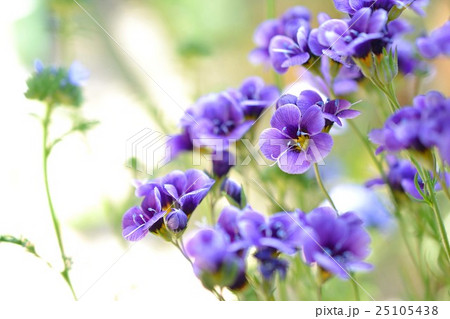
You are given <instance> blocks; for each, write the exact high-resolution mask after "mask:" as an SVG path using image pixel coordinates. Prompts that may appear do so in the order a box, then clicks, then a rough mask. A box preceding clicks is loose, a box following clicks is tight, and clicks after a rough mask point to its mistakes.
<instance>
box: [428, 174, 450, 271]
mask: <svg viewBox="0 0 450 319" xmlns="http://www.w3.org/2000/svg"><path fill="white" fill-rule="evenodd" d="M426 184H427V185H428V192H429V193H430V199H431V203H432V205H431V208H432V209H433V212H434V217H435V218H436V222H437V224H438V229H439V235H440V237H441V240H442V244H443V247H444V250H445V254H446V255H447V259H448V261H449V263H450V244H449V241H448V236H447V231H446V230H445V225H444V220H443V218H442V214H441V211H440V209H439V204H438V202H437V200H436V194H435V192H434V187H433V183H432V181H431V178H430V175H429V173H428V179H427V183H426Z"/></svg>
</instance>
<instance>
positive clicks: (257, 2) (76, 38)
mask: <svg viewBox="0 0 450 319" xmlns="http://www.w3.org/2000/svg"><path fill="white" fill-rule="evenodd" d="M275 2H276V14H277V16H278V15H281V14H282V13H283V12H284V11H285V10H286V9H288V8H289V7H292V6H294V5H304V6H306V7H308V8H309V9H310V10H311V12H312V14H313V17H315V16H316V15H317V13H319V12H321V11H326V12H327V13H329V14H330V15H331V16H332V17H340V16H341V14H340V13H339V12H337V11H336V10H335V9H334V6H333V4H332V1H331V0H326V1H311V0H296V1H293V0H277V1H275ZM325 2H326V3H325ZM449 13H450V2H448V1H442V0H434V1H431V2H430V5H429V6H428V8H427V17H426V19H425V20H422V19H421V18H419V17H417V16H416V15H414V13H411V12H406V14H405V15H406V16H407V17H408V18H410V19H411V21H413V22H414V23H415V25H416V26H417V30H418V32H419V33H420V32H421V30H425V29H426V30H429V31H430V30H432V29H434V28H436V27H438V26H441V25H442V24H443V23H444V22H445V21H446V20H447V19H448V16H449ZM267 16H268V8H267V5H266V1H263V0H247V1H241V0H215V1H206V0H147V1H146V0H140V1H138V0H78V1H73V0H22V1H10V2H9V4H8V8H7V9H4V10H1V11H0V43H1V47H2V50H1V52H2V59H0V66H1V68H0V69H1V70H2V72H3V76H2V77H0V83H1V87H2V90H1V92H2V94H1V97H2V100H3V102H2V105H3V112H2V114H3V116H2V117H1V119H0V121H1V125H0V140H1V146H2V156H0V170H1V174H0V176H1V179H0V188H1V190H2V196H1V198H2V200H1V202H0V203H1V204H0V205H1V206H0V207H1V213H0V234H10V235H14V236H17V237H20V236H24V237H26V238H28V239H29V240H30V241H31V242H33V243H34V244H35V245H36V250H37V252H38V253H39V254H40V255H41V256H42V257H43V258H44V259H45V260H48V261H49V262H50V263H51V264H52V265H53V267H54V268H53V269H51V268H49V267H48V266H47V265H46V263H45V262H44V261H42V260H39V259H37V258H35V257H34V256H32V255H31V254H27V253H26V252H25V250H24V249H22V248H21V247H18V246H14V245H9V244H4V243H0V286H1V289H0V299H2V300H5V298H6V299H9V298H22V299H27V298H32V299H34V300H39V299H47V298H51V299H52V300H54V301H58V300H67V299H70V298H71V294H70V291H69V289H68V288H67V286H66V285H65V283H64V281H63V280H62V278H61V277H60V276H59V275H58V270H59V269H61V267H62V265H61V264H60V260H59V253H58V247H57V242H56V237H55V235H54V230H53V227H52V224H51V219H50V214H49V211H48V206H47V202H46V198H45V192H44V185H43V177H42V160H41V158H42V154H41V151H42V150H41V134H42V133H41V127H40V124H39V123H38V121H36V119H35V118H34V117H32V116H30V113H36V114H42V112H43V105H41V104H40V103H37V102H33V101H30V100H27V99H26V98H25V97H24V95H23V93H24V92H25V90H26V84H25V81H26V79H27V78H28V77H29V74H30V73H31V72H32V71H33V61H34V60H35V59H40V60H42V61H43V62H44V64H46V65H47V64H53V65H64V66H69V65H70V64H71V63H72V61H74V60H77V61H80V62H81V63H82V64H83V65H84V66H85V67H86V68H87V69H88V70H89V72H90V79H89V80H88V81H87V82H86V84H85V90H84V92H85V94H84V95H85V103H84V105H83V114H84V116H85V117H86V118H88V119H96V120H98V121H100V124H99V125H98V126H96V127H95V128H94V129H93V130H92V131H89V132H88V133H86V134H84V135H73V136H70V137H68V138H67V139H66V140H65V141H64V142H63V143H61V144H59V145H58V146H57V147H56V148H55V149H54V151H53V153H52V155H51V157H50V162H49V166H50V168H49V179H50V188H51V191H52V195H53V200H54V204H55V209H56V212H57V214H58V215H59V218H60V221H61V225H62V233H63V239H64V243H65V247H66V252H67V254H68V255H69V256H71V257H72V259H73V262H74V263H73V269H72V272H71V276H72V282H73V285H74V288H75V290H76V292H77V294H78V296H79V297H80V298H81V301H85V300H92V301H93V300H130V299H133V300H136V299H137V300H143V301H146V300H147V301H148V300H151V299H153V300H158V298H166V296H170V297H171V298H174V299H175V300H176V299H177V298H183V299H184V300H201V299H204V300H214V296H213V295H212V294H210V293H209V292H208V291H206V290H204V289H203V288H202V285H201V283H200V282H199V281H198V280H197V279H196V277H195V276H194V275H193V273H192V270H191V268H190V266H189V265H188V263H187V262H186V261H185V260H184V259H183V257H182V256H181V255H180V254H179V253H178V251H176V249H174V248H173V247H172V246H170V245H169V244H167V243H165V242H164V241H163V240H161V239H159V238H156V237H154V236H148V237H146V238H145V240H142V241H140V242H137V243H135V244H130V243H128V242H126V241H125V240H124V239H123V238H122V236H121V224H120V223H121V217H122V214H123V213H124V212H125V211H126V210H127V209H128V208H129V207H130V206H133V205H136V204H138V199H136V198H134V196H133V191H134V188H133V186H132V181H133V179H134V178H140V179H145V178H151V176H146V175H145V174H142V173H139V172H135V171H133V170H132V169H131V168H129V167H128V166H129V165H127V161H128V160H129V159H127V158H126V141H127V139H129V138H130V137H132V136H133V135H134V134H136V133H138V132H139V131H141V130H142V129H145V128H150V129H154V130H157V131H160V132H163V133H177V132H178V129H177V126H176V125H177V122H178V120H179V119H180V118H181V116H182V115H183V109H186V108H187V107H188V106H189V105H190V104H191V103H192V102H194V101H195V100H196V99H197V98H198V97H199V96H201V95H203V94H206V93H209V92H217V91H221V90H224V89H226V88H229V87H237V86H239V85H240V83H241V81H242V80H243V79H244V78H246V77H248V76H251V75H258V76H261V77H263V78H264V79H265V80H266V81H267V82H271V83H273V74H272V73H271V72H270V70H265V69H264V67H262V66H253V65H251V64H250V63H249V62H248V59H247V56H248V53H249V52H250V51H251V49H252V48H253V47H254V43H253V41H252V36H253V31H254V29H255V28H256V27H257V25H258V24H259V23H261V22H262V21H263V20H265V19H266V18H267ZM313 21H314V22H313V25H314V26H315V25H316V23H317V21H316V19H314V20H313ZM433 63H434V64H433V65H432V68H431V71H430V75H429V76H428V77H426V78H425V79H424V81H423V82H422V84H421V87H420V92H421V93H424V92H426V91H428V90H430V89H435V90H440V91H442V92H443V93H444V94H445V95H447V96H449V95H450V86H449V85H448V83H449V80H450V78H449V72H444V71H443V70H450V62H449V61H448V60H445V59H444V58H441V59H436V60H435V61H433ZM436 70H439V71H440V72H436ZM299 74H300V71H299V70H298V69H295V68H294V70H291V71H290V72H289V73H288V74H287V75H286V76H285V78H284V82H285V83H290V82H293V81H295V80H296V79H297V77H298V76H299ZM415 85H416V84H415V83H414V80H412V79H409V78H408V77H406V78H402V79H400V80H399V81H398V85H397V87H398V90H399V94H400V102H401V103H402V104H408V103H410V101H411V98H412V96H413V88H414V87H415ZM303 87H307V84H305V83H303V82H302V81H300V82H299V84H298V85H296V86H294V87H293V88H291V89H290V91H291V92H292V93H294V94H298V93H299V91H300V89H301V88H303ZM354 98H355V101H357V100H360V99H362V100H363V102H362V103H360V104H359V105H358V107H357V108H358V109H360V110H363V115H362V116H361V117H360V118H358V119H357V123H358V126H359V127H360V128H361V129H362V130H363V131H364V132H367V131H368V130H369V129H370V128H373V127H376V126H379V125H380V123H381V122H378V123H377V122H376V121H375V120H374V119H376V118H377V117H376V114H377V105H378V104H379V103H385V101H380V100H377V98H376V97H375V96H374V95H373V94H372V95H371V93H370V92H368V91H362V92H358V93H357V94H355V96H354ZM66 115H67V114H64V111H61V112H60V113H59V114H57V117H60V119H59V118H58V120H55V122H54V126H53V127H52V130H54V131H53V132H58V131H64V129H65V127H66V126H67V125H68V123H67V119H66V118H67V117H66ZM269 118H270V114H269V115H267V116H266V117H265V118H264V119H263V120H262V121H261V122H260V123H259V124H258V128H257V129H258V130H262V129H264V128H265V127H267V123H268V119H269ZM335 134H336V138H335V140H336V146H335V147H334V149H333V153H332V156H331V157H330V158H329V159H328V162H329V163H330V164H329V165H328V164H327V165H325V166H324V167H322V170H323V171H324V175H325V176H326V181H327V183H328V185H329V186H330V187H333V186H334V185H336V184H337V183H338V182H339V183H340V184H342V183H345V184H348V185H353V186H354V185H357V184H362V183H364V181H365V180H367V179H368V178H373V177H377V171H376V170H375V168H374V167H372V166H371V164H370V163H371V162H370V160H369V157H368V155H367V152H366V151H365V150H364V149H363V147H362V145H360V143H359V142H358V141H357V140H356V139H354V138H351V139H349V136H350V134H349V132H347V129H346V128H345V127H344V128H343V129H342V130H340V131H336V132H335ZM255 136H258V134H255ZM349 141H350V142H349ZM187 167H189V165H188V160H187V159H186V158H181V159H180V160H178V161H176V162H173V163H171V164H170V165H168V166H167V167H164V169H163V170H162V171H161V172H158V174H162V173H164V172H166V171H168V170H170V169H174V168H187ZM327 168H328V169H327ZM271 172H272V171H271V170H270V169H268V170H266V174H267V175H268V176H269V177H268V178H270V174H271ZM327 172H329V174H328V175H327ZM236 178H237V179H239V176H236ZM289 178H292V177H289ZM307 178H308V177H305V179H307ZM286 179H287V176H286ZM303 185H306V186H305V187H309V186H308V183H307V181H306V182H305V183H303ZM353 186H349V187H347V188H346V189H345V190H342V189H335V192H337V194H341V195H337V196H338V197H341V198H342V197H344V198H347V195H348V196H349V197H348V200H346V201H345V200H344V202H343V203H342V204H341V205H348V204H349V203H348V202H349V201H350V202H352V201H357V200H358V199H360V198H361V197H360V196H359V195H355V192H356V191H354V190H352V188H351V187H353ZM248 187H249V189H248V190H247V192H248V199H249V202H250V203H252V205H253V206H254V208H256V209H257V210H259V211H261V212H265V213H273V212H274V211H276V210H274V209H275V208H272V203H271V202H270V201H268V200H267V199H265V198H261V197H260V196H261V195H260V193H261V192H260V191H258V189H257V187H256V188H255V186H254V185H253V186H252V185H248ZM311 187H312V186H311ZM342 191H347V193H345V194H347V195H342ZM339 192H341V193H339ZM258 193H259V194H258ZM298 194H299V193H296V190H293V191H292V192H291V193H290V192H289V190H286V189H283V190H282V192H281V193H280V194H279V196H282V197H283V196H291V197H292V198H295V200H293V205H292V207H289V208H290V209H291V208H295V207H296V206H297V202H298V201H299V202H300V204H301V205H302V207H301V208H302V209H303V210H305V211H308V210H309V209H311V208H313V207H314V206H315V205H317V204H318V203H320V201H321V198H320V194H317V195H316V198H315V197H311V198H307V199H302V200H299V199H298V197H301V196H300V195H298ZM352 194H353V195H354V196H356V197H353V199H352V197H351V195H352ZM297 195H298V196H297ZM378 195H379V198H381V199H380V202H381V203H380V205H381V206H382V207H384V208H381V209H383V210H387V209H388V208H389V204H387V203H384V201H383V200H382V198H383V196H382V195H383V194H382V193H381V194H378ZM350 204H351V203H350ZM343 207H344V206H343ZM204 210H205V209H202V206H201V207H200V209H199V210H198V213H196V214H197V216H195V220H193V222H191V223H190V226H189V228H188V231H187V233H188V235H189V233H190V232H192V231H193V230H194V229H195V228H197V227H198V224H199V223H200V224H201V223H202V222H203V221H202V218H203V217H202V213H203V211H204ZM278 210H280V209H279V208H278ZM373 242H374V243H373V245H372V247H373V254H372V256H371V262H373V263H374V264H375V266H376V269H375V271H374V272H373V273H371V274H364V275H361V276H360V280H361V283H362V285H363V286H364V288H365V289H367V290H368V291H370V292H371V294H373V295H374V296H375V298H376V299H378V298H379V299H399V298H407V296H406V295H405V294H404V288H405V287H403V286H402V284H401V281H403V280H406V279H408V281H409V283H410V284H411V286H412V288H411V289H412V290H414V289H418V290H420V287H414V285H415V281H414V274H413V273H411V272H410V269H409V268H410V267H409V266H408V261H407V260H406V261H405V258H406V257H405V256H406V254H405V252H404V251H403V248H402V246H401V244H400V243H399V241H398V239H397V235H396V231H395V226H393V227H392V229H390V230H389V231H386V232H381V233H380V232H374V233H373ZM435 255H436V254H435V253H433V251H431V252H430V253H429V254H428V255H427V258H430V260H433V258H436V256H435ZM397 261H398V262H397ZM402 261H403V262H402ZM404 276H406V277H404ZM344 286H345V283H342V282H339V281H337V280H335V281H333V282H330V285H329V287H330V288H329V293H327V290H325V291H324V297H325V299H327V298H329V299H333V298H334V299H346V298H352V296H351V290H350V289H347V290H349V296H346V293H342V290H340V291H339V289H333V287H334V288H336V287H344ZM326 289H327V288H326ZM332 291H339V294H338V295H333V292H332Z"/></svg>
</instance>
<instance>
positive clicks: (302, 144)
mask: <svg viewBox="0 0 450 319" xmlns="http://www.w3.org/2000/svg"><path fill="white" fill-rule="evenodd" d="M309 141H310V138H309V135H306V134H300V136H299V137H297V143H296V144H295V147H296V149H297V150H299V151H306V150H307V149H308V147H309Z"/></svg>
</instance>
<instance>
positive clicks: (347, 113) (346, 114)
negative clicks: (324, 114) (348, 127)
mask: <svg viewBox="0 0 450 319" xmlns="http://www.w3.org/2000/svg"><path fill="white" fill-rule="evenodd" d="M360 114H361V112H360V111H357V110H343V111H340V112H339V113H338V114H337V116H338V117H340V118H343V119H353V118H355V117H357V116H358V115H360Z"/></svg>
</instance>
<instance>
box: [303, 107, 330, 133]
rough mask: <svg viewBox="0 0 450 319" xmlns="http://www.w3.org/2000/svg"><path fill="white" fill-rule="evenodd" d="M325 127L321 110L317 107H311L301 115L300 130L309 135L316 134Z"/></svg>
mask: <svg viewBox="0 0 450 319" xmlns="http://www.w3.org/2000/svg"><path fill="white" fill-rule="evenodd" d="M324 126H325V119H324V117H323V113H322V110H321V109H320V107H318V106H311V107H310V108H308V109H307V110H306V111H305V112H304V113H303V114H302V121H301V124H300V128H301V130H302V131H303V132H307V133H309V134H310V135H315V134H318V133H319V132H321V131H322V130H323V127H324Z"/></svg>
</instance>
